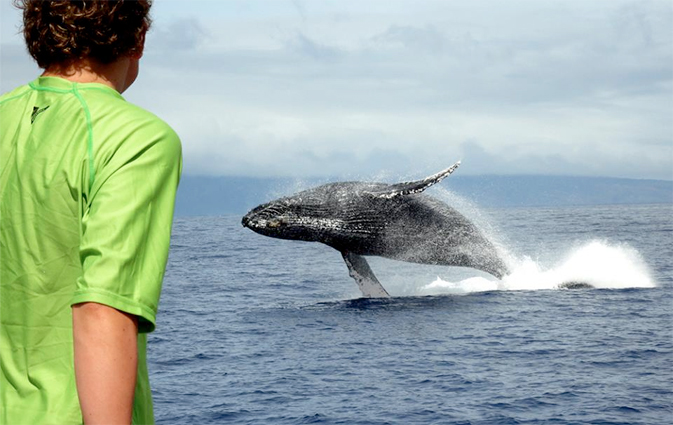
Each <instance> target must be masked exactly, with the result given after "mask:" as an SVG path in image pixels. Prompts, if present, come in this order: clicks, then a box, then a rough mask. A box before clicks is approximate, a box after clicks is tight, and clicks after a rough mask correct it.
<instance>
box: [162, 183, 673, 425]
mask: <svg viewBox="0 0 673 425" xmlns="http://www.w3.org/2000/svg"><path fill="white" fill-rule="evenodd" d="M442 196H443V197H444V199H445V200H446V201H447V202H449V203H450V204H452V205H454V206H456V205H457V206H458V207H459V209H460V210H461V211H462V212H463V213H464V214H465V215H467V216H468V217H471V218H472V219H474V220H475V221H476V222H477V223H479V224H480V225H481V226H482V227H483V228H484V229H485V230H486V231H487V233H488V234H489V235H490V237H491V238H492V239H494V240H495V241H496V242H497V243H498V245H499V246H500V247H502V249H503V250H504V251H505V252H507V255H508V258H509V260H510V262H511V263H512V264H513V265H514V271H513V273H512V274H511V275H510V276H508V277H506V278H504V279H503V280H502V281H497V280H496V279H495V278H493V277H490V276H488V275H486V274H484V273H481V272H478V271H474V270H470V269H461V268H451V267H433V266H423V265H414V264H407V263H401V262H396V261H390V260H383V259H378V258H371V259H370V264H371V266H372V269H373V270H374V272H375V273H376V274H377V276H378V277H379V280H380V281H381V283H382V284H383V285H384V286H385V287H386V289H388V291H389V292H390V293H391V295H392V296H393V297H392V298H391V299H385V300H365V299H359V291H358V289H357V286H356V284H355V283H354V281H353V280H352V279H351V278H350V277H349V276H348V272H347V269H346V266H345V265H344V263H343V261H342V259H341V255H340V254H339V253H338V252H336V251H334V250H332V249H331V248H328V247H326V246H324V245H321V244H316V243H304V242H294V241H284V240H275V239H271V238H266V237H263V236H260V235H257V234H255V233H253V232H251V231H250V230H248V229H244V228H243V227H241V225H240V217H235V216H225V217H195V218H178V219H177V220H176V222H175V225H174V231H173V242H172V251H171V255H170V259H169V265H168V268H167V273H166V279H165V282H164V291H163V294H162V300H161V305H160V312H159V316H158V325H157V330H156V331H155V332H154V333H153V334H152V335H151V336H150V347H149V363H150V364H149V366H150V374H151V381H152V386H153V391H154V403H155V414H156V419H157V422H158V423H160V424H185V423H194V424H196V423H198V424H209V423H212V424H215V423H236V424H302V423H321V424H670V423H673V327H672V325H673V206H671V205H639V206H595V207H573V208H546V209H545V208H509V209H489V210H485V211H479V210H477V209H475V208H473V207H471V206H470V205H469V204H468V203H466V202H464V201H462V200H459V199H455V198H453V197H452V196H451V195H450V194H448V193H443V194H442ZM573 279H574V280H581V281H585V282H587V283H591V284H592V285H593V286H594V287H595V289H574V290H568V289H558V286H557V285H558V283H560V282H561V281H567V280H573Z"/></svg>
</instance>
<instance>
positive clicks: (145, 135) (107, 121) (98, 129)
mask: <svg viewBox="0 0 673 425" xmlns="http://www.w3.org/2000/svg"><path fill="white" fill-rule="evenodd" d="M84 96H85V100H86V102H87V106H88V108H89V110H90V114H91V124H92V131H93V137H94V140H95V141H97V142H98V143H99V147H100V148H105V149H112V150H113V151H119V150H121V151H136V152H139V151H145V150H147V149H149V148H152V149H153V150H157V149H159V150H161V151H163V152H165V154H167V155H169V156H170V155H180V152H181V149H182V148H181V143H180V138H179V137H178V135H177V134H176V132H175V131H174V130H173V129H172V128H171V126H170V125H168V124H167V123H166V122H165V121H164V120H162V119H161V118H159V117H158V116H156V115H155V114H153V113H152V112H150V111H148V110H146V109H143V108H141V107H139V106H137V105H134V104H132V103H130V102H127V101H126V100H125V99H123V98H122V97H121V96H119V97H113V96H109V95H106V94H104V93H96V91H95V90H87V93H85V95H84Z"/></svg>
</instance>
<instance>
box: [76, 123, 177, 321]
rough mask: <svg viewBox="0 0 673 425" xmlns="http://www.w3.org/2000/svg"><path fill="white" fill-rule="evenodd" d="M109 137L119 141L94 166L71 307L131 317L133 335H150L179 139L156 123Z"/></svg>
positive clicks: (163, 263) (170, 213) (164, 254)
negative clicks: (100, 307) (97, 307)
mask: <svg viewBox="0 0 673 425" xmlns="http://www.w3.org/2000/svg"><path fill="white" fill-rule="evenodd" d="M157 120H158V119H157ZM115 134H116V136H115V137H119V138H121V141H120V142H118V143H116V144H110V143H108V142H105V143H106V146H107V147H106V148H104V150H105V151H106V152H107V153H105V154H103V155H102V159H99V158H97V160H96V164H97V167H96V173H95V178H94V183H93V186H92V188H91V191H90V193H91V195H90V199H89V200H87V204H88V208H85V212H84V214H83V217H82V231H81V234H82V236H81V238H82V239H81V243H80V260H81V263H82V276H81V278H80V279H78V281H77V288H76V291H75V293H74V296H73V299H72V301H71V304H79V303H83V302H97V303H100V304H105V305H108V306H110V307H113V308H115V309H118V310H120V311H124V312H126V313H129V314H133V315H136V316H138V325H139V331H140V332H151V331H153V330H154V328H155V324H156V313H157V308H158V304H159V295H160V292H161V285H162V280H163V275H164V271H165V268H166V262H167V260H168V250H169V247H170V236H171V225H172V221H173V209H174V204H175V194H176V190H177V186H178V182H179V178H180V172H181V167H182V154H181V146H180V140H179V139H178V137H177V135H176V134H175V133H174V132H173V130H172V129H170V127H168V126H167V125H166V124H165V123H163V122H162V121H160V120H159V125H157V123H156V122H150V123H149V124H141V125H131V126H124V127H123V128H122V129H118V130H117V131H116V132H115ZM109 145H112V146H109Z"/></svg>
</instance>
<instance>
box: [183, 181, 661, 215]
mask: <svg viewBox="0 0 673 425" xmlns="http://www.w3.org/2000/svg"><path fill="white" fill-rule="evenodd" d="M329 181H336V179H332V180H327V179H325V180H319V179H309V180H301V181H300V180H299V179H289V178H275V179H274V178H252V177H207V176H191V175H184V176H182V180H181V182H180V188H179V189H178V196H177V201H176V207H175V213H176V216H204V215H230V214H244V213H245V212H247V211H248V210H249V209H251V208H253V207H254V206H256V205H259V204H261V203H263V202H267V201H269V200H271V199H274V198H277V197H279V196H283V195H289V194H291V193H294V192H296V191H298V190H301V189H305V188H309V187H312V186H315V185H318V184H322V183H327V182H329ZM441 186H442V187H443V188H445V189H447V190H450V191H451V192H453V193H455V194H457V195H458V196H460V197H463V198H465V199H467V200H469V201H470V202H472V203H474V204H476V205H478V206H480V207H487V208H510V207H553V206H581V205H611V204H672V205H673V181H670V180H637V179H621V178H609V177H564V176H455V177H454V176H452V177H451V178H450V179H447V180H446V181H445V182H443V183H441ZM430 194H431V193H430Z"/></svg>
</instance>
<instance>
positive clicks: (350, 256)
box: [341, 251, 390, 298]
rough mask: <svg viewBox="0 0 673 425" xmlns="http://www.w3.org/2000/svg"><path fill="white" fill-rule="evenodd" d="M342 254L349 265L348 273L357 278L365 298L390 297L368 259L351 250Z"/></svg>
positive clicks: (356, 280)
mask: <svg viewBox="0 0 673 425" xmlns="http://www.w3.org/2000/svg"><path fill="white" fill-rule="evenodd" d="M341 255H342V256H343V258H344V261H345V262H346V265H347V266H348V274H349V275H350V276H351V277H352V278H353V279H355V282H356V283H357V284H358V286H359V287H360V291H361V292H362V296H363V297H365V298H388V297H390V295H389V294H388V291H386V289H385V288H384V287H383V286H382V285H381V283H380V282H379V280H378V279H377V278H376V276H375V275H374V272H373V271H372V269H371V267H369V263H367V260H365V258H364V257H363V256H361V255H358V254H354V253H352V252H350V251H343V252H342V253H341Z"/></svg>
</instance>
